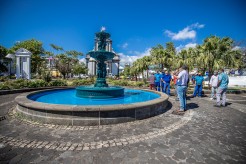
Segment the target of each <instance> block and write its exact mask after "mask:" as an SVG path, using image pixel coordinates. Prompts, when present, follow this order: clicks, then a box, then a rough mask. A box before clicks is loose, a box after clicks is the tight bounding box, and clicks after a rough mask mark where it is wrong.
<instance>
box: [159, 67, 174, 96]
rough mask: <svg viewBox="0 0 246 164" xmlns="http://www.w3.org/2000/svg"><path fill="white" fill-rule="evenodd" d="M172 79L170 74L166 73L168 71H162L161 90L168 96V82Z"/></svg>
mask: <svg viewBox="0 0 246 164" xmlns="http://www.w3.org/2000/svg"><path fill="white" fill-rule="evenodd" d="M171 80H172V76H171V75H170V74H169V73H168V71H165V73H162V76H161V81H162V92H163V93H166V94H167V95H169V96H170V82H171Z"/></svg>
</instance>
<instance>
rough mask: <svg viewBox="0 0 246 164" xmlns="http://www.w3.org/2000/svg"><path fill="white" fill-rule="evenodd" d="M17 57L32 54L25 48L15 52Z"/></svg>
mask: <svg viewBox="0 0 246 164" xmlns="http://www.w3.org/2000/svg"><path fill="white" fill-rule="evenodd" d="M15 55H16V56H31V55H32V53H31V52H30V51H28V50H27V49H25V48H20V49H18V50H17V51H15Z"/></svg>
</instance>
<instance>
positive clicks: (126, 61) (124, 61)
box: [118, 48, 151, 65]
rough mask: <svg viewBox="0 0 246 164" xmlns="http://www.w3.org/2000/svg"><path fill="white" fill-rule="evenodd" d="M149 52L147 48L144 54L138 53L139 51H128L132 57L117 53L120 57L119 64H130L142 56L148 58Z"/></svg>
mask: <svg viewBox="0 0 246 164" xmlns="http://www.w3.org/2000/svg"><path fill="white" fill-rule="evenodd" d="M150 50H151V48H147V49H146V50H145V51H144V52H139V51H129V52H128V53H130V54H134V55H125V54H124V53H118V55H120V63H121V65H125V64H132V63H133V62H134V61H136V60H137V59H139V58H142V57H144V56H149V55H150Z"/></svg>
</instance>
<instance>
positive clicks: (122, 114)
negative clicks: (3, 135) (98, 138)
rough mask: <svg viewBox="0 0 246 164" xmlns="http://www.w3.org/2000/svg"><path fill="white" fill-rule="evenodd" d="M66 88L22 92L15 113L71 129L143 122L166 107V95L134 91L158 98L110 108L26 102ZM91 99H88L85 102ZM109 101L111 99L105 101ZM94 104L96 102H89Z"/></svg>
mask: <svg viewBox="0 0 246 164" xmlns="http://www.w3.org/2000/svg"><path fill="white" fill-rule="evenodd" d="M66 90H69V89H55V90H47V91H35V92H31V93H24V94H21V95H19V96H17V97H16V99H15V101H16V102H17V106H16V109H15V111H16V113H18V115H21V116H22V117H24V118H26V119H29V120H32V121H36V122H40V123H45V124H58V125H72V126H99V125H108V124H117V123H123V122H129V121H135V120H141V119H146V118H149V117H153V116H156V115H159V114H161V113H164V112H165V111H166V107H167V104H168V96H167V95H166V94H163V93H159V92H155V91H147V90H138V91H144V92H149V93H150V94H157V95H158V98H155V99H152V100H149V101H144V102H138V103H130V104H127V103H126V104H112V105H75V104H72V105H63V104H48V103H43V102H38V101H34V100H32V99H30V97H31V96H34V97H35V95H37V94H46V93H47V92H52V91H60V92H63V91H64V92H65V91H66ZM89 100H91V99H88V101H89ZM106 100H107V101H110V102H111V101H113V99H106ZM93 101H95V102H96V101H97V100H93Z"/></svg>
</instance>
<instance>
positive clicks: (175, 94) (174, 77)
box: [172, 69, 179, 101]
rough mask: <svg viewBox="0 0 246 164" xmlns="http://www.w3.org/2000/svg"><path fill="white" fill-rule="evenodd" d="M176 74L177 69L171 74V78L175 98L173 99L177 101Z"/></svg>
mask: <svg viewBox="0 0 246 164" xmlns="http://www.w3.org/2000/svg"><path fill="white" fill-rule="evenodd" d="M178 73H179V70H178V69H177V70H176V71H175V72H173V77H172V80H173V84H174V96H175V97H176V99H175V100H176V101H178V100H179V98H178V93H177V80H178Z"/></svg>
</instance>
